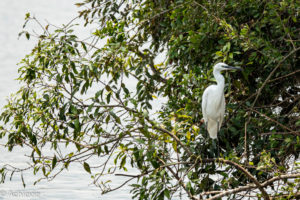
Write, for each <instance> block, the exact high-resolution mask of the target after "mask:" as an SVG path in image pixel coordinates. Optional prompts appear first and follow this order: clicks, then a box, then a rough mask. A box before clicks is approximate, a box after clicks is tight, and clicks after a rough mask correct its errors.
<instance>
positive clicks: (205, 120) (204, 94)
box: [202, 88, 208, 123]
mask: <svg viewBox="0 0 300 200" xmlns="http://www.w3.org/2000/svg"><path fill="white" fill-rule="evenodd" d="M207 89H208V88H206V89H205V90H204V92H203V95H202V115H203V119H204V122H205V123H207V115H206V113H207V112H206V106H207V95H208V93H207V91H208V90H207Z"/></svg>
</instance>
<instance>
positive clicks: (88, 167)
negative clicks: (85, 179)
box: [83, 162, 91, 173]
mask: <svg viewBox="0 0 300 200" xmlns="http://www.w3.org/2000/svg"><path fill="white" fill-rule="evenodd" d="M83 167H84V169H85V171H87V172H88V173H91V169H90V166H89V164H87V163H86V162H84V163H83Z"/></svg>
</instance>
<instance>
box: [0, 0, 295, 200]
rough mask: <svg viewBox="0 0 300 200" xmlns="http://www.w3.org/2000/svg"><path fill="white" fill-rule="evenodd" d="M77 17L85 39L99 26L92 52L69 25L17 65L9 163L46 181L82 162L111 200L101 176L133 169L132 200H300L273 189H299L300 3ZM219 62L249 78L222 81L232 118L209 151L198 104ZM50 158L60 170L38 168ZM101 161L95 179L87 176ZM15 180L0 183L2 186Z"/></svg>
mask: <svg viewBox="0 0 300 200" xmlns="http://www.w3.org/2000/svg"><path fill="white" fill-rule="evenodd" d="M76 5H77V6H79V7H80V6H82V7H83V6H84V7H85V9H83V10H81V11H80V12H79V16H80V18H82V19H84V21H85V25H86V26H87V27H89V24H97V25H98V26H99V27H98V28H97V29H96V30H95V31H94V32H93V33H92V38H93V39H92V40H90V41H87V40H81V39H80V38H78V37H77V36H76V34H74V32H73V30H72V29H73V25H72V23H71V24H68V25H66V26H63V27H61V28H56V29H55V30H54V31H50V29H49V26H46V27H45V28H43V32H44V33H43V34H41V35H39V39H38V42H37V45H36V47H35V48H34V49H33V51H32V52H31V53H30V54H29V55H28V56H26V58H24V59H23V60H22V62H21V63H20V65H21V67H20V70H19V71H20V78H19V80H20V81H21V82H22V83H23V84H24V86H23V87H22V88H21V89H20V90H19V91H18V93H17V94H16V95H15V96H13V97H12V98H11V99H10V101H9V102H8V104H7V105H6V106H5V109H4V111H3V112H2V113H1V116H0V120H1V121H3V122H4V123H5V124H6V126H4V127H1V133H0V136H1V138H3V137H5V136H7V137H8V142H7V147H8V149H9V150H13V148H14V146H16V145H21V146H23V145H26V146H29V147H30V148H32V154H31V158H32V163H33V168H34V173H35V174H36V173H37V172H38V171H40V170H42V172H43V175H44V177H45V178H47V179H52V178H54V177H55V176H56V175H57V174H58V173H60V172H62V171H63V170H64V169H66V168H68V166H69V165H70V164H71V163H73V162H80V163H82V165H83V169H85V170H86V171H87V172H88V173H90V174H92V178H93V179H94V182H95V183H96V185H98V186H99V187H100V188H102V189H103V192H104V193H105V192H110V191H113V190H114V189H112V188H110V187H109V186H108V183H103V182H102V181H101V178H102V177H103V176H105V174H107V173H108V174H115V173H116V171H117V170H123V171H125V172H126V171H128V170H130V169H131V168H135V169H138V170H139V172H140V173H139V174H136V175H132V176H131V175H126V174H123V175H124V176H129V177H130V180H132V179H136V183H135V184H132V191H131V192H132V194H133V198H135V199H141V200H142V199H174V198H176V196H177V195H179V197H178V198H180V197H185V196H188V197H189V198H190V199H198V197H199V196H200V197H199V198H201V197H204V196H207V197H208V196H212V195H216V196H215V197H212V198H218V197H217V196H218V195H222V193H221V191H222V190H228V191H229V192H228V193H227V195H228V197H230V198H237V197H238V196H235V193H238V192H244V191H248V192H250V191H251V190H252V189H253V187H254V186H253V184H254V183H255V184H256V186H255V188H258V189H260V192H261V194H259V195H262V196H263V197H264V198H265V199H268V195H267V194H265V191H264V188H266V187H267V186H268V185H271V190H272V194H271V193H270V194H271V195H283V196H284V195H285V196H288V197H289V198H292V197H293V196H295V195H297V191H296V193H295V189H296V190H297V188H295V187H294V186H295V184H290V182H280V184H282V186H280V187H275V186H274V184H273V182H272V181H270V180H271V179H272V177H274V176H278V175H281V176H290V177H291V178H295V177H297V174H296V175H295V172H296V171H292V174H290V172H291V170H293V169H295V168H292V167H291V166H290V164H291V163H292V164H293V163H294V162H295V161H296V160H297V159H298V158H299V147H300V144H299V143H300V141H299V125H300V124H299V123H300V121H299V112H300V107H299V105H300V104H299V102H300V98H299V94H300V86H299V85H300V81H299V75H298V74H297V73H299V69H298V68H297V67H298V66H297V63H299V56H298V55H299V53H298V52H299V28H298V27H297V23H298V18H297V16H298V15H299V2H298V1H295V0H281V1H273V0H272V1H258V0H246V1H237V0H229V1H198V0H187V1H182V0H154V1H150V0H127V1H125V0H120V1H119V0H118V1H110V0H109V1H102V0H86V1H84V2H82V3H77V4H76ZM28 20H36V19H35V18H31V17H30V15H27V21H28ZM24 33H26V37H27V38H28V39H29V38H30V34H29V33H28V32H26V31H25V32H24ZM101 42H102V44H100V43H101ZM162 56H165V57H166V59H165V61H157V60H161V59H159V58H160V57H162ZM220 61H222V62H226V63H228V64H230V65H234V66H241V67H242V68H243V69H244V71H243V73H235V74H230V75H226V78H227V82H229V84H228V86H226V100H227V102H228V103H227V109H226V110H227V113H228V114H226V118H225V123H224V125H223V127H222V129H221V131H220V132H219V142H220V144H219V147H217V145H216V143H215V142H214V141H212V140H210V139H208V136H207V133H206V131H205V128H204V126H203V125H201V123H200V120H201V118H202V115H201V110H200V104H201V96H202V92H203V91H204V89H205V88H206V87H207V86H208V85H209V84H211V81H212V79H211V77H212V73H211V72H212V66H213V65H214V63H217V62H220ZM129 83H130V84H129ZM132 85H133V86H134V87H132ZM162 99H163V101H162ZM158 104H161V105H162V106H161V107H157V105H158ZM154 111H155V113H154ZM49 146H50V148H51V150H52V152H53V153H54V156H49V155H45V154H44V152H46V151H47V150H48V147H49ZM66 147H67V148H66ZM218 148H219V149H220V157H222V159H215V157H216V156H218V155H217V153H216V152H217V149H218ZM62 149H63V150H64V151H61V150H62ZM95 156H96V157H101V159H100V160H101V165H97V164H95V166H93V168H92V167H91V166H90V164H91V163H90V164H89V159H90V158H91V157H95ZM111 163H113V165H111ZM96 166H98V167H96ZM99 166H100V167H99ZM111 166H112V167H111ZM19 170H21V171H22V169H19ZM10 171H13V172H12V173H14V172H15V170H14V169H11V168H9V167H8V166H4V167H3V169H2V170H1V171H0V172H1V174H2V182H4V181H5V177H6V175H7V173H9V172H10ZM293 173H294V174H293ZM118 175H120V174H118ZM121 175H122V174H121ZM298 176H299V173H298ZM216 177H219V178H218V179H216ZM220 177H221V178H220ZM272 180H273V179H272ZM278 180H280V179H278ZM298 180H299V177H298V179H297V180H296V181H298ZM128 181H129V180H128ZM268 181H269V182H268ZM259 183H261V184H262V185H263V186H261V185H259ZM242 186H245V187H244V189H243V188H242ZM236 188H242V189H241V190H232V189H236ZM298 189H299V188H298ZM231 190H232V192H230V191H231ZM243 194H244V193H240V194H238V195H243ZM219 197H222V196H219Z"/></svg>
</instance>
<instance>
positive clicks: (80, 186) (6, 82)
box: [0, 0, 131, 200]
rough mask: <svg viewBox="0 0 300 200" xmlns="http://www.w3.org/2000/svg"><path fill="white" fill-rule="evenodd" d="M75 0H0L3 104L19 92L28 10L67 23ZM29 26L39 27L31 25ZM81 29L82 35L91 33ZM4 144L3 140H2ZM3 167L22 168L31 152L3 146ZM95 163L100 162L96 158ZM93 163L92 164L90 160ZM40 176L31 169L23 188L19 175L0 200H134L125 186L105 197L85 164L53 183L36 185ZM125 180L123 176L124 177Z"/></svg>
mask: <svg viewBox="0 0 300 200" xmlns="http://www.w3.org/2000/svg"><path fill="white" fill-rule="evenodd" d="M75 2H78V1H72V0H0V45H1V50H0V60H1V61H0V69H1V70H0V107H1V108H2V107H3V105H4V104H5V99H6V97H8V96H9V94H10V93H13V92H15V91H17V89H18V87H19V85H18V82H17V81H15V79H16V78H17V76H18V74H17V69H18V67H17V65H16V64H17V63H18V62H19V61H20V60H21V59H22V58H23V57H24V56H25V55H26V54H27V53H29V52H30V50H31V49H32V47H33V45H34V41H27V40H26V39H25V38H23V37H22V38H20V39H19V40H18V33H19V32H20V31H21V30H22V25H23V23H24V17H25V14H26V13H27V12H30V13H31V14H34V16H36V17H37V18H38V19H40V20H41V21H42V22H44V23H46V22H45V20H47V21H49V22H50V23H52V24H56V25H60V24H66V23H68V22H69V21H70V20H71V19H73V18H74V17H75V16H76V11H77V8H76V6H74V5H73V4H74V3H75ZM29 27H30V29H38V27H37V26H35V25H33V24H29ZM88 33H89V32H84V31H82V32H81V33H80V34H82V35H88ZM0 143H1V144H3V141H0ZM0 153H1V156H0V166H2V164H3V163H10V164H12V165H14V166H19V167H22V166H24V163H26V162H27V158H26V156H24V155H26V154H27V155H28V154H30V151H28V150H26V149H21V148H16V149H15V150H14V151H13V152H7V151H6V149H4V148H3V147H1V146H0ZM94 162H95V164H96V163H99V161H98V160H94ZM90 164H93V163H90ZM37 178H38V177H35V176H33V175H32V172H28V173H25V174H24V179H25V182H26V188H25V189H24V188H23V186H22V183H21V181H20V178H19V177H17V176H16V177H14V178H13V180H12V181H7V182H6V183H5V184H2V185H0V200H16V199H18V200H20V199H21V200H22V199H46V200H52V199H101V200H102V199H103V200H105V199H109V200H123V199H131V198H130V195H129V188H128V187H127V188H124V189H122V190H118V191H117V192H113V193H110V194H107V195H104V196H101V195H100V191H99V189H98V188H96V187H95V186H93V185H92V184H91V182H92V179H91V178H90V176H89V174H87V173H86V172H85V171H84V170H83V168H82V166H80V165H77V166H76V165H75V166H71V167H70V169H69V171H67V172H65V173H64V174H63V175H59V176H58V177H56V179H55V180H53V181H51V182H47V181H42V182H40V183H38V184H37V185H36V186H33V182H34V181H36V180H37ZM123 180H124V179H123ZM123 180H122V178H120V177H118V178H117V179H116V178H113V183H112V185H111V186H112V187H115V186H118V185H119V184H120V183H122V181H123Z"/></svg>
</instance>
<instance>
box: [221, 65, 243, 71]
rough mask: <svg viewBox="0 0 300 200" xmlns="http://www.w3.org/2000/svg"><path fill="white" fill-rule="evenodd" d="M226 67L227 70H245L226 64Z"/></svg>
mask: <svg viewBox="0 0 300 200" xmlns="http://www.w3.org/2000/svg"><path fill="white" fill-rule="evenodd" d="M225 68H226V69H227V70H241V71H243V69H242V68H240V67H232V66H226V67H225Z"/></svg>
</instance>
